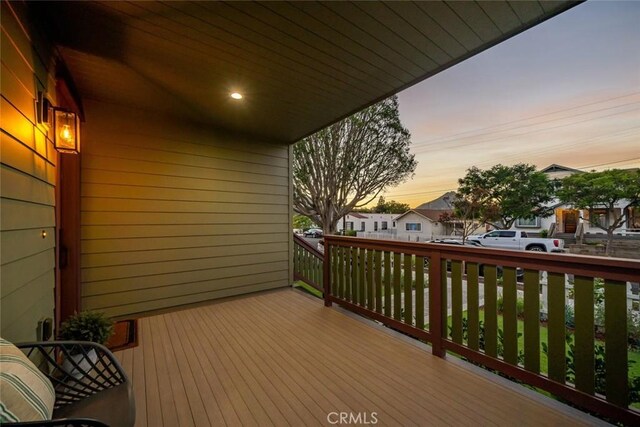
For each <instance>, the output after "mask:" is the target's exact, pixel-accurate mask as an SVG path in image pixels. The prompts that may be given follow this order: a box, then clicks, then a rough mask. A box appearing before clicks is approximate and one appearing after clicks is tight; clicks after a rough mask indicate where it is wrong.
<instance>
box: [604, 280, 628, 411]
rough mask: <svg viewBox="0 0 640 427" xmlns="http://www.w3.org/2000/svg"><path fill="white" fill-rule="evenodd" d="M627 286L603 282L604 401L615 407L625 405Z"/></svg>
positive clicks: (626, 383)
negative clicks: (605, 399)
mask: <svg viewBox="0 0 640 427" xmlns="http://www.w3.org/2000/svg"><path fill="white" fill-rule="evenodd" d="M626 291H627V286H626V283H625V282H616V281H612V280H607V281H606V282H605V285H604V304H605V305H604V329H605V333H606V335H605V341H604V345H605V369H606V374H605V376H606V397H607V400H608V401H609V402H611V403H613V404H615V405H618V406H623V407H625V408H626V407H627V405H628V401H627V400H628V398H627V393H628V390H627V389H628V380H627V376H628V373H627V369H628V367H627V366H628V363H629V361H628V353H627V339H628V337H627V295H626V294H627V292H626Z"/></svg>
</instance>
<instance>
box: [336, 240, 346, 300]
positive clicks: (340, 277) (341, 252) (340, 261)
mask: <svg viewBox="0 0 640 427" xmlns="http://www.w3.org/2000/svg"><path fill="white" fill-rule="evenodd" d="M336 252H338V297H339V298H344V247H343V246H338V247H336Z"/></svg>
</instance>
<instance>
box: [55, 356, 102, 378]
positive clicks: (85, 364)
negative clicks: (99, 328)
mask: <svg viewBox="0 0 640 427" xmlns="http://www.w3.org/2000/svg"><path fill="white" fill-rule="evenodd" d="M69 358H70V359H72V360H73V362H72V361H71V360H69V359H66V360H65V361H64V362H63V363H62V367H63V368H64V370H65V371H66V372H68V373H70V374H71V376H73V377H74V378H76V379H80V378H82V377H83V376H85V375H86V374H87V373H88V372H91V370H92V366H93V365H95V364H96V362H97V361H98V353H96V351H95V350H94V349H91V350H89V351H88V352H87V354H86V356H85V354H84V353H80V354H73V355H70V356H69Z"/></svg>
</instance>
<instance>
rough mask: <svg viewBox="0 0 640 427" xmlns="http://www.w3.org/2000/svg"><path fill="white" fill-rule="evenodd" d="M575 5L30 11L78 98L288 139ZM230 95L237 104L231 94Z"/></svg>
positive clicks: (61, 7)
mask: <svg viewBox="0 0 640 427" xmlns="http://www.w3.org/2000/svg"><path fill="white" fill-rule="evenodd" d="M575 4H577V3H576V2H567V1H499V2H485V1H477V2H473V1H465V2H459V1H452V2H435V1H431V2H357V3H350V2H321V3H313V2H265V3H257V2H238V3H234V2H231V3H225V2H98V3H93V2H92V3H88V2H87V3H84V2H80V3H66V2H59V3H49V4H47V5H40V4H32V6H33V7H35V8H36V10H37V11H38V12H41V13H44V14H46V16H48V17H53V18H54V19H53V20H52V21H53V24H54V25H53V27H55V28H56V31H55V34H54V37H56V39H57V41H58V43H59V44H60V45H61V52H62V55H63V57H64V59H65V62H66V63H67V65H68V67H69V69H70V70H71V74H72V75H73V77H74V79H75V81H76V84H77V85H78V87H79V90H80V93H81V95H82V96H83V97H86V98H92V99H99V100H104V101H107V102H116V103H122V104H127V105H132V106H135V107H139V108H144V109H148V110H150V111H157V112H159V113H167V114H171V115H172V116H174V117H185V118H186V117H188V118H190V119H192V120H197V121H205V122H209V123H212V124H214V125H216V126H220V127H223V128H226V129H231V130H236V131H241V132H244V133H247V134H252V135H256V136H259V137H261V138H265V139H267V140H274V141H284V142H289V143H291V142H295V141H297V140H298V139H300V138H302V137H304V136H306V135H309V134H311V133H313V132H314V131H317V130H319V129H321V128H323V127H324V126H326V125H328V124H330V123H332V122H334V121H336V120H338V119H340V118H342V117H345V116H346V115H348V114H350V113H353V112H355V111H358V110H359V109H361V108H363V107H365V106H367V105H369V104H371V103H373V102H375V101H377V100H380V99H383V98H385V97H387V96H390V95H392V94H394V93H396V92H398V91H400V90H402V89H404V88H407V87H409V86H411V85H413V84H415V83H417V82H419V81H421V80H423V79H425V78H427V77H429V76H431V75H434V74H436V73H438V72H440V71H442V70H444V69H446V68H448V67H450V66H452V65H454V64H456V63H458V62H460V61H462V60H464V59H466V58H468V57H470V56H472V55H475V54H477V53H479V52H481V51H482V50H484V49H487V48H489V47H491V46H493V45H495V44H496V43H499V42H501V41H503V40H505V39H507V38H509V37H512V36H513V35H515V34H517V33H519V32H521V31H523V30H525V29H527V28H530V27H532V26H534V25H536V24H538V23H540V22H542V21H543V20H545V19H548V18H550V17H552V16H554V15H556V14H558V13H561V12H563V11H565V10H567V9H568V8H570V7H572V6H574V5H575ZM232 91H238V92H241V93H242V94H243V95H244V99H243V100H242V101H234V100H232V99H231V98H230V97H229V94H230V93H231V92H232Z"/></svg>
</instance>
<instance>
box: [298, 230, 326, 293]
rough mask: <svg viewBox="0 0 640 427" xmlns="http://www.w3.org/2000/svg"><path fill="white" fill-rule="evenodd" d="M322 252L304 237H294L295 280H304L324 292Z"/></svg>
mask: <svg viewBox="0 0 640 427" xmlns="http://www.w3.org/2000/svg"><path fill="white" fill-rule="evenodd" d="M323 260H324V256H323V254H322V252H320V251H318V250H317V249H316V248H314V247H313V246H312V245H311V244H310V243H309V242H307V241H306V240H305V239H303V238H302V237H300V236H298V235H296V234H294V235H293V279H294V280H302V281H303V282H305V283H307V284H309V285H311V286H313V287H314V288H316V289H318V290H319V291H320V292H322V291H323V281H322V278H323V274H322V263H323Z"/></svg>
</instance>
